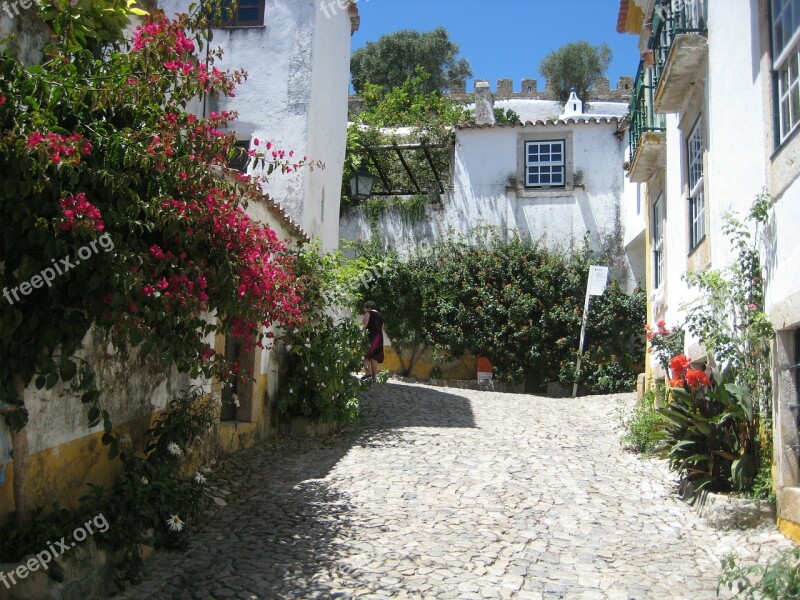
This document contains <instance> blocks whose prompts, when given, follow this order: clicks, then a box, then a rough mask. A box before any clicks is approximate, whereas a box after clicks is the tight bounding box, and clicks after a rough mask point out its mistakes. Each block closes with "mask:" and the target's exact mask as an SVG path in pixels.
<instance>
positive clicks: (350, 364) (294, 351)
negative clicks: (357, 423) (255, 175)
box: [278, 244, 369, 424]
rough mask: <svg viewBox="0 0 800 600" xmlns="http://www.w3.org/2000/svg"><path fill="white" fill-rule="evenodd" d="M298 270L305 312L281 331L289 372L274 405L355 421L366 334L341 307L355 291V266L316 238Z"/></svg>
mask: <svg viewBox="0 0 800 600" xmlns="http://www.w3.org/2000/svg"><path fill="white" fill-rule="evenodd" d="M296 271H297V274H298V283H299V285H300V286H301V289H302V297H303V301H302V304H301V310H302V312H303V314H304V315H305V316H306V318H305V320H304V322H303V323H302V324H301V325H300V326H299V327H295V328H293V329H291V330H289V331H287V332H286V335H285V337H284V342H285V344H286V349H287V350H288V352H289V364H288V371H289V372H288V374H287V376H286V380H285V383H284V384H283V388H282V390H281V393H280V395H279V397H278V410H279V411H280V413H281V414H282V415H285V416H303V417H309V418H313V419H319V420H321V421H323V422H334V423H341V424H344V423H348V422H351V421H354V420H356V419H357V418H358V417H359V404H358V391H359V389H361V388H362V386H367V385H369V384H367V383H364V382H361V381H360V380H359V379H358V378H356V377H353V375H352V374H353V373H354V372H358V371H359V370H360V369H361V365H362V363H361V357H362V356H363V355H364V354H365V353H366V350H367V348H366V340H367V339H366V335H365V333H364V331H363V330H362V329H361V328H360V327H359V326H358V325H356V324H355V323H353V321H352V320H351V319H350V318H349V317H348V316H347V311H346V310H343V309H345V308H346V307H349V306H350V305H352V302H353V298H354V297H355V296H356V295H357V294H358V292H357V286H356V285H352V284H353V281H352V278H354V277H356V276H357V275H358V274H359V272H358V270H355V271H354V270H353V269H352V266H351V265H348V264H347V263H346V261H345V260H344V258H343V257H342V255H341V254H340V253H339V252H333V253H330V254H326V255H320V254H319V253H318V244H310V245H308V246H307V247H305V248H303V249H302V250H301V251H300V252H298V254H297V263H296ZM348 279H350V281H348ZM357 281H358V280H357V278H356V279H355V282H357Z"/></svg>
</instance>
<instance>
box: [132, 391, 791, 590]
mask: <svg viewBox="0 0 800 600" xmlns="http://www.w3.org/2000/svg"><path fill="white" fill-rule="evenodd" d="M620 398H624V399H625V400H627V401H628V402H630V399H631V396H595V397H591V398H582V399H577V400H570V399H560V400H559V399H548V398H541V397H536V396H523V395H511V394H499V393H494V392H479V391H468V390H451V389H443V388H432V387H426V386H422V385H406V384H398V383H391V384H388V385H385V386H376V387H375V388H373V390H372V391H371V392H370V394H368V395H366V396H365V397H364V399H363V408H364V412H365V415H366V423H365V425H363V426H360V427H353V428H349V429H348V430H346V431H345V432H344V433H343V434H342V435H340V436H338V437H337V438H335V439H333V440H330V441H328V442H324V443H321V442H314V441H308V440H296V439H293V440H277V441H271V442H269V443H268V444H265V445H263V446H260V447H258V448H255V449H252V450H249V451H246V452H244V453H241V454H239V455H236V456H235V457H232V458H231V459H229V460H228V461H227V462H226V463H225V464H224V465H223V468H222V469H220V472H219V473H218V474H217V475H216V476H215V479H214V480H212V482H211V483H212V484H216V485H218V486H219V487H220V489H222V490H223V491H222V492H220V494H221V495H222V496H224V497H225V499H226V500H227V502H228V506H226V507H224V508H221V509H220V510H219V511H218V512H217V513H216V514H215V515H213V516H212V517H210V518H209V519H208V521H207V522H206V523H204V524H203V525H201V526H200V527H199V529H198V530H197V531H195V532H194V534H193V536H192V539H191V543H190V548H189V551H188V553H186V554H180V553H174V554H173V553H166V552H164V553H159V554H158V555H157V556H156V557H155V558H154V559H152V560H151V561H150V562H149V573H148V575H147V577H146V580H145V582H144V583H143V584H142V585H140V586H138V587H136V588H132V589H131V590H130V591H129V592H128V593H127V595H126V596H125V598H148V599H149V598H154V599H162V598H163V599H181V598H186V599H190V598H191V599H194V598H197V599H201V598H202V599H206V598H237V599H253V600H255V599H272V598H351V597H352V598H356V597H358V598H369V599H380V598H389V597H394V598H437V599H438V598H440V599H448V598H462V599H481V598H519V599H534V598H535V599H539V598H542V599H551V598H553V599H554V598H565V599H586V600H591V599H602V598H609V599H620V600H628V599H637V600H638V599H644V598H652V599H684V598H685V599H692V600H699V599H703V598H714V597H716V594H715V589H716V579H717V575H718V573H719V560H720V557H721V556H723V555H724V554H726V553H727V552H730V551H731V550H736V551H737V552H738V553H739V554H740V555H741V556H742V557H743V558H745V559H747V560H756V559H758V558H761V559H762V560H763V559H764V558H765V557H767V556H768V555H769V554H771V553H772V552H773V551H775V550H777V549H779V548H785V547H790V546H791V543H790V542H789V541H788V540H786V539H785V538H783V536H781V535H780V534H779V533H777V532H776V531H775V530H773V529H761V530H750V531H747V532H717V531H715V530H712V529H710V528H708V527H707V526H706V525H705V524H704V522H703V521H702V520H700V519H699V518H698V517H697V516H696V514H695V512H694V511H693V509H691V508H690V507H689V506H687V505H686V504H685V503H683V502H682V501H680V500H679V499H677V498H676V497H675V496H674V495H673V494H672V488H673V482H672V480H671V478H670V476H669V474H668V472H667V471H666V469H665V468H664V465H663V463H661V462H657V461H648V460H645V461H643V460H640V459H639V458H638V457H636V456H634V455H631V454H627V453H625V452H623V451H622V450H621V448H620V442H619V436H620V432H619V431H618V428H619V417H618V412H619V399H620ZM225 492H229V493H228V494H226V493H225Z"/></svg>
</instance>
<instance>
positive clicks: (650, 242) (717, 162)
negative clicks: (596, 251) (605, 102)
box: [617, 0, 800, 540]
mask: <svg viewBox="0 0 800 600" xmlns="http://www.w3.org/2000/svg"><path fill="white" fill-rule="evenodd" d="M798 14H800V1H798V0H751V1H747V2H746V1H744V0H742V1H738V0H737V1H726V2H721V1H716V0H685V1H684V0H681V1H678V2H673V1H668V0H622V2H621V4H620V13H619V21H618V26H617V29H618V31H620V32H627V33H633V34H636V35H639V37H640V49H641V50H642V55H643V60H642V63H641V65H640V69H639V74H638V76H637V80H636V84H635V89H634V99H633V101H632V103H631V133H630V136H631V140H632V146H631V157H630V173H629V174H630V179H631V181H632V182H633V184H638V186H639V191H640V193H641V195H642V196H643V197H644V201H643V204H644V207H645V214H646V217H647V222H648V227H647V230H646V238H647V242H646V243H647V247H648V252H649V256H648V260H647V286H648V293H649V299H650V304H649V310H648V318H649V322H650V323H651V324H652V323H655V321H656V320H658V319H660V318H664V319H665V320H666V323H667V326H668V327H671V326H674V325H680V324H681V323H683V321H684V319H685V315H686V311H685V307H686V306H687V304H688V303H689V302H691V301H692V300H693V299H694V291H693V290H690V289H689V288H688V287H687V285H686V283H685V281H684V279H683V278H684V275H685V274H686V273H687V272H693V271H697V270H706V269H720V268H723V267H725V266H726V265H728V264H730V262H731V261H732V260H733V259H734V254H733V252H732V250H731V247H730V242H729V240H728V238H727V237H726V236H725V235H724V234H723V231H722V226H723V224H724V219H725V215H726V214H728V213H738V215H739V216H741V217H743V216H744V215H746V214H747V212H748V211H749V208H750V206H751V204H752V202H753V200H754V199H755V198H756V196H758V195H759V194H760V193H761V192H762V191H766V192H767V193H768V194H769V195H770V196H771V204H770V215H769V222H768V225H767V227H766V230H765V232H764V236H765V239H764V243H763V248H762V251H763V252H762V263H763V269H764V276H765V282H766V311H767V314H768V316H769V318H770V320H771V321H772V323H773V325H774V326H775V329H776V330H777V336H776V339H775V341H774V343H773V357H772V360H773V393H774V398H773V418H774V432H775V454H774V457H775V465H776V471H775V472H776V477H777V487H778V512H779V517H780V521H779V525H780V527H781V529H782V530H783V531H784V532H786V533H788V534H789V535H791V536H792V537H794V538H795V539H797V540H800V525H798V523H800V447H798V446H797V443H798V428H797V417H798V411H797V410H796V408H797V406H796V405H797V403H798V389H799V388H798V381H797V371H796V370H788V368H789V367H790V366H791V365H796V364H797V363H798V362H800V333H798V327H799V326H800V275H798V273H797V265H798V263H800V243H798V238H797V237H795V236H796V233H795V232H794V231H793V228H794V226H795V224H796V223H797V222H798V221H800V182H798V181H797V176H798V174H800V168H798V166H797V165H798V159H799V158H800V139H798V137H797V131H798V129H800V127H798V124H799V123H800V110H798V107H800V84H799V83H798V74H797V69H796V65H797V61H798V54H800V20H798V18H797V15H798ZM650 50H652V51H653V53H652V54H651V53H650ZM792 65H794V66H792ZM631 189H632V194H633V195H635V190H636V188H635V187H632V188H631ZM686 351H687V353H688V354H690V356H691V357H692V358H700V357H701V356H702V355H703V354H704V350H703V349H702V348H700V347H699V345H698V344H697V343H696V341H695V340H687V347H686ZM654 367H655V365H651V368H654ZM656 374H657V375H658V373H656Z"/></svg>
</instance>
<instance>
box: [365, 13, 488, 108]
mask: <svg viewBox="0 0 800 600" xmlns="http://www.w3.org/2000/svg"><path fill="white" fill-rule="evenodd" d="M458 51H459V48H458V44H456V43H454V42H452V41H450V36H449V34H448V33H447V30H446V29H445V28H444V27H438V28H436V29H434V30H433V31H428V32H421V31H415V30H413V29H405V30H402V31H397V32H395V33H391V34H389V35H385V36H383V37H381V38H380V39H379V40H378V41H377V42H369V43H367V45H366V46H364V47H363V48H359V49H358V50H356V51H355V52H353V56H352V58H351V59H350V75H351V77H352V80H353V89H355V91H356V93H359V94H360V93H361V92H362V91H363V90H364V88H365V86H366V84H367V83H372V84H375V85H380V86H383V87H386V88H394V87H398V86H401V85H402V84H403V83H404V82H405V81H406V79H408V78H409V77H412V76H414V74H415V73H416V70H417V68H418V67H422V68H423V69H424V70H425V71H426V72H427V73H428V74H429V75H430V78H429V79H428V80H427V81H426V82H425V91H427V92H433V91H443V90H445V89H447V88H449V87H450V86H451V85H452V84H453V82H455V81H460V80H465V79H467V78H469V77H471V76H472V67H471V66H470V64H469V61H468V60H467V59H466V58H460V57H459V56H458Z"/></svg>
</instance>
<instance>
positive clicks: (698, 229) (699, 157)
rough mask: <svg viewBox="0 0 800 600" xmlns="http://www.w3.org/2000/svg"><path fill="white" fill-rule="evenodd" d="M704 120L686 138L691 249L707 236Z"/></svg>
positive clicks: (698, 121) (699, 121)
mask: <svg viewBox="0 0 800 600" xmlns="http://www.w3.org/2000/svg"><path fill="white" fill-rule="evenodd" d="M701 125H702V121H701V120H700V119H698V120H697V124H696V125H695V126H694V129H692V133H690V134H689V138H688V139H687V140H686V156H687V158H688V177H687V180H688V185H689V251H692V250H694V249H695V248H697V246H698V245H699V244H700V242H702V241H703V240H704V239H705V237H706V200H705V193H704V190H703V154H704V152H703V150H704V146H703V131H702V127H701Z"/></svg>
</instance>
